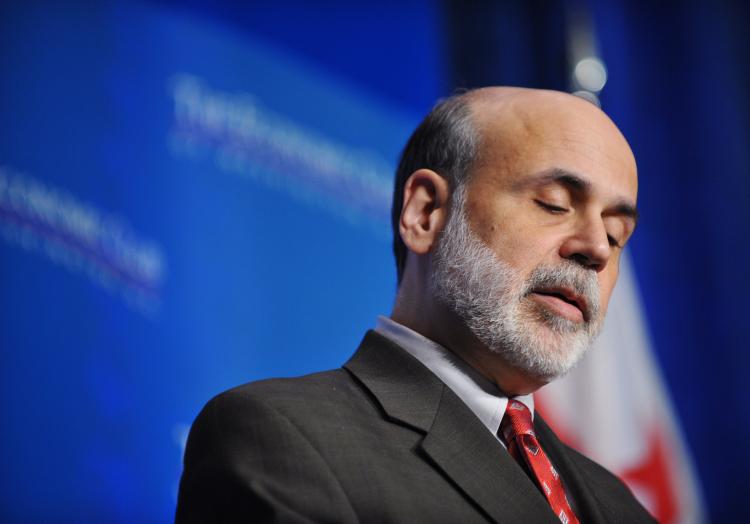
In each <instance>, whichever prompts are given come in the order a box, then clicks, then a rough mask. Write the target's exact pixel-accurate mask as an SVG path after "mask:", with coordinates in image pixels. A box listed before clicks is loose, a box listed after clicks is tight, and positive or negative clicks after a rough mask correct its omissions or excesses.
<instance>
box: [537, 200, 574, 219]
mask: <svg viewBox="0 0 750 524" xmlns="http://www.w3.org/2000/svg"><path fill="white" fill-rule="evenodd" d="M534 202H535V203H536V205H538V206H539V207H541V208H542V209H544V210H545V211H549V212H550V213H554V214H555V215H561V214H563V213H567V212H568V209H567V208H565V207H560V206H556V205H554V204H550V203H548V202H545V201H544V200H536V199H535V200H534Z"/></svg>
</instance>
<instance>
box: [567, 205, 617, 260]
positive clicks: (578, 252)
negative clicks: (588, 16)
mask: <svg viewBox="0 0 750 524" xmlns="http://www.w3.org/2000/svg"><path fill="white" fill-rule="evenodd" d="M560 256H561V257H562V258H565V259H568V260H572V261H573V262H576V263H578V264H580V265H582V266H583V267H586V268H588V269H593V270H595V271H596V272H597V273H598V272H600V271H602V270H603V269H604V268H605V267H607V262H609V258H610V257H611V256H612V246H610V245H609V237H608V236H607V231H606V230H605V229H604V223H603V222H602V220H601V218H599V217H596V218H591V219H586V220H582V221H581V222H580V223H579V224H578V225H577V227H576V230H575V231H574V232H573V233H572V234H570V235H569V236H568V237H567V238H566V239H565V241H564V242H563V243H562V245H561V246H560Z"/></svg>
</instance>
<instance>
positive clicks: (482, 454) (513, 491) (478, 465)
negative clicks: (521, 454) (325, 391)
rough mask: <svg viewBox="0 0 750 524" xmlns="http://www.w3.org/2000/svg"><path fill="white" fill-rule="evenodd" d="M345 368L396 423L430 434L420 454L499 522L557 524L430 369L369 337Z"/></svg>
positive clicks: (388, 343) (522, 475)
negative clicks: (545, 523)
mask: <svg viewBox="0 0 750 524" xmlns="http://www.w3.org/2000/svg"><path fill="white" fill-rule="evenodd" d="M344 367H345V368H346V369H348V370H349V371H350V372H351V373H353V374H354V375H355V376H356V377H357V378H358V379H359V380H360V381H361V382H362V384H363V385H364V386H365V387H366V388H367V389H368V390H369V391H370V392H371V393H372V395H373V396H374V397H375V398H376V399H377V401H378V402H379V403H380V405H381V407H382V408H383V411H384V412H385V413H386V416H387V417H388V418H389V419H391V420H392V421H393V422H396V423H401V424H406V425H408V426H410V427H412V428H414V429H417V430H419V431H421V432H423V433H425V437H424V439H423V440H422V444H421V447H422V450H423V451H424V453H425V454H426V456H427V457H428V458H429V461H430V462H431V463H432V464H433V466H434V467H436V468H437V469H438V470H440V471H441V472H442V473H443V474H444V475H446V476H447V477H448V478H449V479H450V480H451V481H452V482H453V483H454V484H455V485H456V486H457V487H458V489H459V490H461V491H462V492H463V493H464V494H465V495H466V496H467V497H468V498H469V499H470V500H472V501H473V502H474V503H475V505H476V506H478V507H479V508H480V509H481V511H483V512H484V513H485V514H486V515H487V516H488V517H490V518H491V519H492V520H494V521H496V522H500V521H511V522H528V523H535V522H540V523H541V522H557V519H556V518H555V516H554V514H553V513H552V511H551V510H550V508H549V505H548V504H547V502H546V501H545V500H544V497H543V496H542V494H541V493H540V492H539V491H538V490H537V489H536V487H535V486H534V485H533V483H532V481H531V480H530V479H529V477H528V476H527V475H526V474H525V473H524V472H523V470H521V468H520V467H519V466H518V465H517V464H516V463H515V462H514V461H513V459H512V458H511V457H510V455H509V454H508V453H507V452H506V451H505V450H504V449H503V448H502V446H501V445H500V443H498V442H497V440H496V439H495V438H494V437H493V436H492V435H491V434H490V433H489V432H488V431H487V428H486V427H484V425H483V424H482V423H481V422H480V421H479V419H478V418H477V417H476V416H475V415H474V413H473V412H472V411H471V410H470V409H469V408H468V407H467V406H466V405H465V404H464V403H463V402H462V401H461V400H460V399H459V398H458V397H457V396H456V395H455V394H454V393H453V391H452V390H451V389H450V388H448V387H446V386H445V385H444V384H443V383H442V382H441V381H440V380H439V379H438V378H437V377H436V376H435V375H434V374H433V373H432V372H431V371H429V370H428V369H427V368H426V367H424V366H423V365H422V364H421V363H420V362H419V361H418V360H416V359H415V358H413V357H412V356H411V355H409V354H408V353H407V352H406V351H404V350H403V349H401V348H400V347H399V346H397V345H396V344H394V343H392V342H391V341H390V340H388V339H387V338H385V337H383V336H381V335H379V334H377V333H375V332H372V331H370V332H368V334H367V335H366V336H365V339H364V340H363V341H362V344H361V345H360V347H359V349H358V350H357V353H355V355H354V356H353V357H352V358H351V360H349V362H347V363H346V364H345V365H344Z"/></svg>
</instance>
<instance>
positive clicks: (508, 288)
mask: <svg viewBox="0 0 750 524" xmlns="http://www.w3.org/2000/svg"><path fill="white" fill-rule="evenodd" d="M464 203H465V190H464V188H463V187H458V188H457V189H456V191H455V193H454V195H453V203H452V206H453V208H452V211H451V213H450V216H449V219H448V223H447V225H446V227H445V230H444V231H443V233H442V236H441V238H440V239H439V241H438V244H437V246H436V249H435V252H434V255H433V261H432V280H431V291H432V294H433V296H434V297H435V298H436V299H437V300H438V301H439V302H440V303H441V304H442V305H443V306H445V307H446V308H448V310H450V311H452V312H453V313H454V314H455V315H456V316H458V318H459V319H461V321H463V323H464V324H465V325H466V326H467V327H468V328H469V330H470V331H471V332H472V333H473V334H474V336H475V337H476V338H477V339H478V340H479V341H480V342H481V343H482V344H483V345H485V346H486V347H487V348H488V349H489V350H490V351H492V352H494V353H497V354H498V355H501V356H502V357H503V359H504V360H505V361H506V362H507V363H508V364H510V365H511V366H513V367H515V368H516V369H519V370H521V371H524V372H526V373H527V374H529V375H532V376H534V377H537V378H540V379H543V380H550V379H552V378H555V377H559V376H562V375H564V374H565V373H567V372H568V371H570V370H571V369H572V368H573V367H574V366H575V365H576V364H577V363H578V361H579V360H580V359H581V358H582V357H583V355H584V354H585V353H586V351H587V350H588V348H589V347H590V346H591V344H592V342H593V341H594V339H595V338H596V336H597V335H598V333H599V331H600V329H601V326H602V323H603V315H601V313H600V305H599V284H598V281H597V278H596V273H595V272H594V271H593V270H591V269H586V268H584V267H583V266H581V265H580V264H577V263H575V262H573V261H570V260H562V261H561V262H560V264H558V265H555V266H547V265H540V266H537V267H536V268H534V270H533V271H532V273H531V275H530V276H529V277H528V278H525V277H524V276H523V275H522V274H521V273H520V272H518V271H517V270H516V269H514V268H512V267H511V266H509V265H508V264H507V263H505V262H503V261H502V260H500V259H498V258H497V256H495V253H494V252H493V251H492V250H491V249H490V248H489V247H488V246H487V245H486V244H485V243H484V242H482V240H481V239H479V237H477V236H476V235H475V234H474V232H473V231H471V229H470V227H469V224H468V222H467V220H466V217H465V213H464ZM542 286H544V287H547V286H565V287H569V288H572V289H574V290H576V292H577V293H578V294H580V295H582V296H585V297H586V299H587V301H588V304H589V319H588V320H587V321H584V322H583V323H576V322H573V321H570V320H568V319H566V318H563V317H561V316H558V315H556V314H554V313H552V312H550V311H548V310H547V309H546V308H543V307H542V306H540V305H538V304H536V303H535V302H533V301H532V300H531V299H530V298H528V295H529V294H530V293H531V291H532V290H533V289H536V288H539V287H542Z"/></svg>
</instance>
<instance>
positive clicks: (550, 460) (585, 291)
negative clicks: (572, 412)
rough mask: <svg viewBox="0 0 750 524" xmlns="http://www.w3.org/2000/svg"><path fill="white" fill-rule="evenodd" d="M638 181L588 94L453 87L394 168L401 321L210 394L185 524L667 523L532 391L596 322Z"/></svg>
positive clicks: (183, 507) (631, 220) (397, 314)
mask: <svg viewBox="0 0 750 524" xmlns="http://www.w3.org/2000/svg"><path fill="white" fill-rule="evenodd" d="M636 192H637V180H636V166H635V161H634V159H633V155H632V152H631V151H630V148H629V147H628V144H627V142H626V141H625V139H624V138H623V137H622V135H621V134H620V132H619V131H618V130H617V128H616V127H615V125H614V124H613V123H612V122H611V121H610V120H609V118H607V117H606V116H605V115H604V113H602V112H601V111H600V110H599V109H598V108H596V107H594V106H593V105H591V104H589V103H588V102H586V101H584V100H581V99H578V98H575V97H573V96H571V95H567V94H564V93H557V92H551V91H536V90H527V89H516V88H487V89H481V90H476V91H471V92H468V93H464V94H462V95H458V96H455V97H452V98H450V99H448V100H447V101H445V102H443V103H441V104H439V105H438V106H437V107H436V108H435V109H434V110H433V111H432V112H431V113H430V115H428V116H427V118H426V119H425V121H424V122H422V124H421V125H420V126H419V128H418V129H417V130H416V131H415V133H414V135H413V136H412V138H411V139H410V141H409V143H408V144H407V146H406V148H405V150H404V153H403V155H402V159H401V162H400V165H399V168H398V172H397V176H396V184H395V191H394V202H393V227H394V251H395V254H396V262H397V269H398V280H399V288H398V294H397V297H396V303H395V307H394V309H393V312H392V315H391V318H382V317H381V318H380V319H379V323H378V326H377V328H376V329H375V330H374V331H371V332H369V333H368V334H367V335H366V336H365V338H364V340H363V341H362V343H361V345H360V347H359V349H358V350H357V352H356V353H355V355H354V356H353V357H352V358H351V359H350V360H349V361H348V362H347V363H346V364H345V365H344V367H343V368H342V369H338V370H332V371H328V372H324V373H318V374H315V375H310V376H307V377H302V378H297V379H285V380H283V379H282V380H268V381H263V382H257V383H253V384H248V385H245V386H241V387H239V388H236V389H234V390H231V391H229V392H226V393H224V394H222V395H219V396H218V397H216V398H214V399H213V400H211V401H210V402H209V403H208V404H207V406H206V407H205V408H204V410H203V411H202V412H201V414H200V415H199V417H198V418H197V420H196V422H195V423H194V425H193V428H192V430H191V433H190V438H189V440H188V444H187V450H186V454H185V471H184V474H183V478H182V482H181V485H180V495H179V501H178V508H177V521H178V522H214V521H222V522H223V521H231V522H234V521H238V522H239V521H256V522H462V523H464V522H524V523H527V522H560V521H562V522H586V523H588V522H628V523H631V522H651V521H652V519H651V517H650V516H649V515H648V514H647V513H646V511H645V510H644V509H643V508H642V507H641V506H640V504H638V502H637V501H636V500H635V499H634V498H633V496H632V495H631V493H630V492H629V491H628V489H627V488H626V487H625V486H624V485H623V484H622V483H621V482H620V481H619V480H618V479H616V478H615V477H614V476H613V475H611V474H610V473H609V472H607V471H606V470H604V469H603V468H601V467H600V466H598V465H596V464H595V463H593V462H591V461H590V460H588V459H586V458H585V457H583V456H582V455H580V454H578V453H577V452H575V451H573V450H572V449H570V448H568V447H566V446H565V445H564V444H562V443H561V442H560V441H559V440H558V439H557V437H556V436H555V435H554V433H553V432H552V431H551V430H550V428H549V427H548V426H547V425H546V424H545V423H544V421H543V420H542V419H541V417H539V416H538V415H536V416H533V411H534V409H533V397H532V396H531V393H533V392H534V391H535V390H536V389H538V388H539V387H541V386H543V385H544V384H546V383H547V382H549V381H550V380H552V379H553V378H555V377H558V376H560V375H562V374H564V373H566V372H567V371H568V370H569V369H570V368H571V367H573V365H574V364H575V363H576V362H577V361H578V360H579V359H580V357H581V356H582V355H583V353H584V352H585V350H586V348H587V347H588V346H589V345H590V342H591V341H592V339H593V338H594V337H595V336H596V333H597V331H598V330H599V328H600V326H601V324H602V321H603V318H604V313H605V311H606V308H607V303H608V301H609V297H610V294H611V292H612V289H613V288H614V285H615V281H616V279H617V272H618V262H619V257H620V254H621V251H622V247H623V245H624V244H625V242H626V241H627V240H628V238H629V237H630V235H631V234H632V232H633V229H634V228H635V224H636V219H637V214H636V208H635V200H636ZM532 416H533V422H532ZM532 424H533V425H532Z"/></svg>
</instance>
